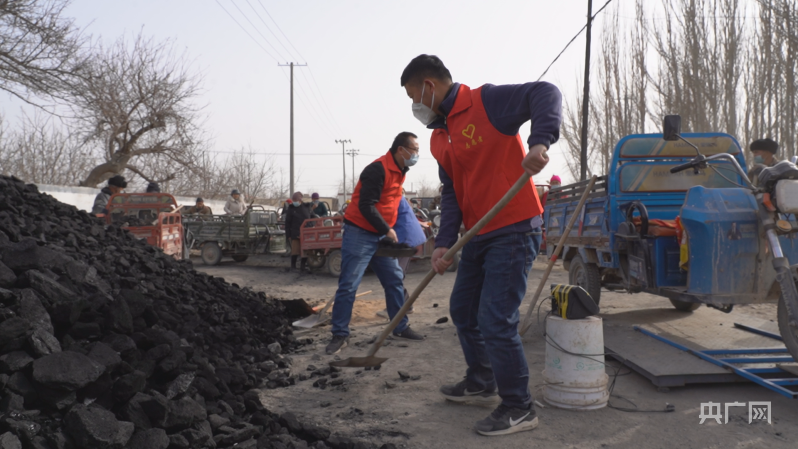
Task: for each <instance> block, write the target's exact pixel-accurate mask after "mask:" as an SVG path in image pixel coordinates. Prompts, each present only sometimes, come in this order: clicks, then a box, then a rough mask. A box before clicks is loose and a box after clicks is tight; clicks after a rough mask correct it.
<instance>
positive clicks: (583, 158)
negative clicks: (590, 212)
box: [579, 0, 593, 181]
mask: <svg viewBox="0 0 798 449" xmlns="http://www.w3.org/2000/svg"><path fill="white" fill-rule="evenodd" d="M592 25H593V0H587V30H586V31H587V34H586V35H585V36H586V40H587V44H586V48H585V91H584V93H583V95H584V98H582V148H581V151H580V152H579V180H580V181H584V180H586V179H587V118H588V112H589V108H590V30H591V28H592Z"/></svg>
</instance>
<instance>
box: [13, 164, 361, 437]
mask: <svg viewBox="0 0 798 449" xmlns="http://www.w3.org/2000/svg"><path fill="white" fill-rule="evenodd" d="M297 346H298V342H297V341H296V340H295V338H294V337H293V335H292V334H291V329H290V321H289V319H288V318H287V317H286V316H285V314H284V309H283V306H282V305H281V304H280V302H279V301H277V300H276V299H274V298H270V297H267V296H265V295H264V294H262V293H255V292H253V291H251V290H249V289H241V288H239V287H238V286H236V285H235V284H233V285H230V284H227V283H226V282H224V280H222V279H219V278H213V277H211V276H208V275H204V274H200V273H197V272H195V271H194V270H193V269H192V268H191V264H190V263H189V262H182V261H176V260H174V259H172V258H171V257H169V256H166V255H164V254H163V253H162V252H161V251H160V250H158V249H155V248H153V247H151V246H148V245H147V244H146V243H145V242H143V241H140V240H137V239H136V238H134V237H133V236H132V235H130V234H129V233H128V232H127V231H124V230H122V229H120V228H118V227H115V226H105V225H104V224H103V222H102V221H101V220H99V219H97V218H95V217H92V216H91V215H89V214H87V213H85V212H81V211H78V210H77V209H75V208H74V207H72V206H68V205H65V204H63V203H60V202H58V201H57V200H55V199H54V198H52V197H50V196H48V195H43V194H40V193H39V192H38V191H37V189H36V187H35V186H33V185H25V184H24V183H22V182H21V181H19V180H17V179H15V178H8V177H0V391H2V396H1V397H0V449H7V448H25V449H28V448H35V449H95V448H96V449H100V448H103V449H105V448H109V449H121V448H131V449H167V448H170V449H172V448H181V449H182V448H215V447H218V448H226V447H236V448H308V447H312V448H328V447H331V448H335V449H337V448H355V447H357V448H360V447H371V446H370V445H368V444H366V443H362V442H355V441H352V440H349V439H347V438H341V437H337V436H331V434H330V431H328V430H326V429H323V428H320V427H317V426H314V425H311V424H307V423H300V422H299V421H298V420H297V418H296V417H295V416H294V415H293V414H291V413H285V414H283V415H282V416H278V415H276V414H274V413H271V412H269V411H268V410H266V409H264V407H263V406H262V405H261V402H260V399H259V397H258V395H259V391H260V390H258V389H259V388H278V387H284V386H288V385H291V384H293V383H294V381H295V378H294V377H292V376H290V364H291V360H290V358H289V357H287V356H285V355H283V353H284V352H286V351H290V350H292V349H294V348H295V347H297Z"/></svg>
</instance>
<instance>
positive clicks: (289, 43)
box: [258, 0, 307, 62]
mask: <svg viewBox="0 0 798 449" xmlns="http://www.w3.org/2000/svg"><path fill="white" fill-rule="evenodd" d="M258 4H259V5H260V7H261V8H263V11H264V12H265V13H266V15H267V16H269V19H271V21H272V22H274V26H276V27H277V30H278V31H280V34H282V35H283V37H284V38H285V40H286V41H288V45H290V46H291V48H293V49H294V51H295V52H296V54H297V56H299V58H298V59H301V60H303V61H305V62H307V60H306V59H305V57H304V56H302V54H301V53H299V50H297V49H296V47H294V44H292V43H291V39H288V36H286V35H285V33H283V30H282V28H280V25H278V24H277V21H276V20H274V17H272V15H271V14H269V11H268V10H266V7H265V6H263V3H261V1H260V0H258ZM289 53H290V52H289Z"/></svg>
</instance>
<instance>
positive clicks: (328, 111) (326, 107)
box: [258, 0, 342, 132]
mask: <svg viewBox="0 0 798 449" xmlns="http://www.w3.org/2000/svg"><path fill="white" fill-rule="evenodd" d="M258 4H259V5H260V7H261V8H263V11H264V12H265V13H266V15H267V16H269V19H271V21H272V22H273V23H274V26H275V27H277V30H278V31H279V32H280V34H282V36H283V37H284V38H285V40H286V42H288V45H290V46H291V48H293V49H294V51H295V52H296V54H297V56H299V58H298V59H301V60H303V61H305V62H307V59H306V58H305V57H304V56H302V54H301V53H300V52H299V50H297V48H296V47H295V46H294V44H293V42H291V39H289V38H288V36H287V35H286V34H285V33H284V32H283V30H282V28H280V25H279V24H278V23H277V21H276V20H274V17H272V15H271V14H269V11H268V10H267V9H266V7H265V6H263V3H262V2H261V0H258ZM272 34H273V33H272ZM281 45H282V43H281ZM283 48H285V45H283ZM286 51H288V49H287V48H286ZM289 53H290V52H289ZM308 71H309V72H310V78H311V79H312V80H313V84H314V85H315V87H316V90H317V91H318V92H319V97H320V98H321V102H322V104H323V106H324V107H323V108H322V111H323V112H324V113H325V114H328V115H329V119H330V121H331V123H332V125H333V128H337V129H338V130H339V131H338V132H340V130H341V129H342V128H341V126H340V125H339V124H338V122H337V121H336V120H335V114H333V113H332V109H330V106H329V105H328V104H327V100H326V99H325V98H324V92H322V90H321V87H320V86H319V83H318V82H317V81H316V76H315V75H314V74H313V68H312V67H310V66H308ZM302 76H305V75H304V73H303V75H302ZM308 85H309V86H308V87H310V83H308ZM311 90H312V88H311Z"/></svg>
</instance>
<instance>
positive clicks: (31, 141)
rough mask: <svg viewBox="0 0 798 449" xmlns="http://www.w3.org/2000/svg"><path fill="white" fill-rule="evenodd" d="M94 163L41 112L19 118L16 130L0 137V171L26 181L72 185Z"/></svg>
mask: <svg viewBox="0 0 798 449" xmlns="http://www.w3.org/2000/svg"><path fill="white" fill-rule="evenodd" d="M96 163H97V160H96V157H94V155H92V154H91V152H90V151H87V149H86V147H84V146H83V145H81V142H80V140H79V139H77V138H76V137H75V136H74V135H71V134H69V133H68V131H66V128H63V127H61V126H59V125H58V119H57V118H56V117H53V116H52V115H49V114H46V113H44V112H42V111H36V112H35V113H34V115H33V117H29V116H27V115H25V116H23V117H22V121H21V124H20V126H19V128H18V129H16V130H14V131H12V132H10V133H7V135H5V136H2V138H0V171H1V172H2V173H3V174H6V175H14V176H17V177H18V178H20V179H23V180H25V181H26V182H33V183H42V184H61V185H74V184H77V182H78V180H79V179H80V176H81V174H83V173H85V172H86V171H88V170H89V169H90V168H91V167H92V166H94V165H95V164H96Z"/></svg>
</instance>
